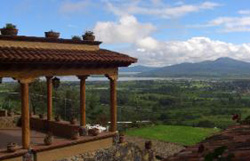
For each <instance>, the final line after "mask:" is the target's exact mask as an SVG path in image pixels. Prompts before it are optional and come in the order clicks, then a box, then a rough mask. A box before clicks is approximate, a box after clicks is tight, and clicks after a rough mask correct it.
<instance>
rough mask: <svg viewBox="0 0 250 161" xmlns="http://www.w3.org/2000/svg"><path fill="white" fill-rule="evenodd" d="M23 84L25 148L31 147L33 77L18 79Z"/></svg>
mask: <svg viewBox="0 0 250 161" xmlns="http://www.w3.org/2000/svg"><path fill="white" fill-rule="evenodd" d="M18 80H19V83H20V85H21V102H22V144H23V148H25V149H29V147H30V114H29V113H30V111H29V83H31V82H32V81H33V79H18Z"/></svg>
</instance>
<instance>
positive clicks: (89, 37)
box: [82, 31, 95, 41]
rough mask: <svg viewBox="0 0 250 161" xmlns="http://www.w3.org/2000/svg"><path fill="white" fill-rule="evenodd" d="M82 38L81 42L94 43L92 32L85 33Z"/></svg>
mask: <svg viewBox="0 0 250 161" xmlns="http://www.w3.org/2000/svg"><path fill="white" fill-rule="evenodd" d="M82 38H83V40H86V41H94V40H95V35H94V32H92V31H86V32H85V34H84V35H83V36H82Z"/></svg>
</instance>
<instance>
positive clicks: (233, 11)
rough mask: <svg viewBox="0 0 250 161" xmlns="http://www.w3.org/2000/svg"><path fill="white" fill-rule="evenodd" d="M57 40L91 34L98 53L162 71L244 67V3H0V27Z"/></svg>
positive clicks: (247, 29)
mask: <svg viewBox="0 0 250 161" xmlns="http://www.w3.org/2000/svg"><path fill="white" fill-rule="evenodd" d="M6 23H13V24H15V25H16V26H17V28H18V29H19V35H26V36H39V37H43V36H44V32H45V31H49V30H54V31H58V32H60V33H61V38H71V37H72V36H74V35H79V36H81V35H82V34H83V33H84V32H86V31H94V33H95V36H96V40H98V41H102V42H103V43H102V44H101V48H106V49H110V50H115V51H118V52H121V53H124V54H128V55H130V56H133V57H136V58H138V63H137V65H146V66H168V65H173V64H178V63H183V62H200V61H205V60H215V59H217V58H220V57H231V58H234V59H238V60H243V61H248V62H250V1H249V0H211V1H206V0H40V1H38V0H1V10H0V27H1V25H2V26H4V25H5V24H6Z"/></svg>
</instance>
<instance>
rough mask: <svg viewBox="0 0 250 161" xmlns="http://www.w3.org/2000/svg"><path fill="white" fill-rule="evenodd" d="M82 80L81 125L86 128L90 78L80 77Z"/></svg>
mask: <svg viewBox="0 0 250 161" xmlns="http://www.w3.org/2000/svg"><path fill="white" fill-rule="evenodd" d="M78 78H79V79H80V114H81V120H80V125H81V126H83V127H85V126H86V79H87V78H88V76H87V75H85V76H78Z"/></svg>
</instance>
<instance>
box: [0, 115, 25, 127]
mask: <svg viewBox="0 0 250 161" xmlns="http://www.w3.org/2000/svg"><path fill="white" fill-rule="evenodd" d="M19 118H20V117H19V116H10V117H0V129H9V128H15V127H16V126H17V122H18V119H19Z"/></svg>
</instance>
